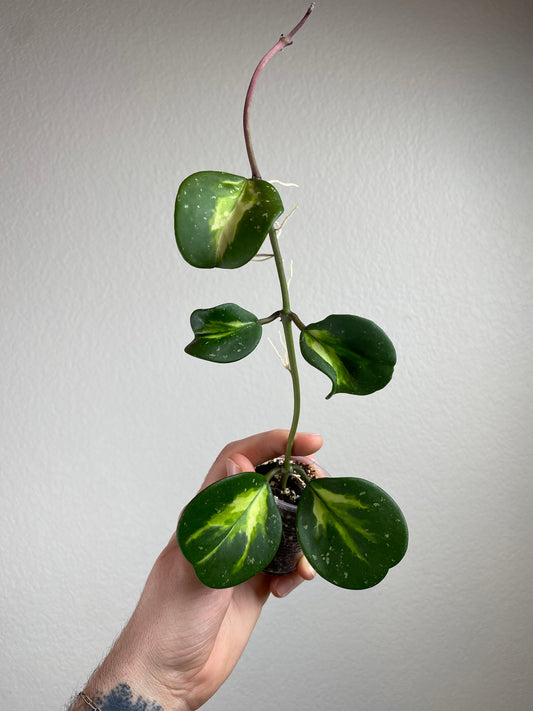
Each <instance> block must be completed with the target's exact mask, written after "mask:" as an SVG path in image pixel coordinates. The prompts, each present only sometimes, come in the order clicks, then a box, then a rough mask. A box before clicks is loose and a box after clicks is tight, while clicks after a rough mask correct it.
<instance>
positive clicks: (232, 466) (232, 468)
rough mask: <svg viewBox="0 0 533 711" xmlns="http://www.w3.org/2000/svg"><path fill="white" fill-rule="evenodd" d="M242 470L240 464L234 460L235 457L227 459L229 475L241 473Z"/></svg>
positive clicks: (227, 472)
mask: <svg viewBox="0 0 533 711" xmlns="http://www.w3.org/2000/svg"><path fill="white" fill-rule="evenodd" d="M240 471H241V468H240V466H239V465H238V464H237V463H236V462H234V461H233V459H226V474H227V476H233V475H234V474H239V473H240Z"/></svg>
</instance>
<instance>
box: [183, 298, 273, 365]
mask: <svg viewBox="0 0 533 711" xmlns="http://www.w3.org/2000/svg"><path fill="white" fill-rule="evenodd" d="M191 328H192V330H193V331H194V340H193V341H191V343H189V345H188V346H186V347H185V352H186V353H189V355H193V356H196V357H197V358H203V359H204V360H210V361H213V362H215V363H233V362H234V361H236V360H240V359H241V358H244V357H245V356H247V355H248V354H249V353H251V352H252V351H253V350H254V348H255V347H256V346H257V344H258V343H259V341H260V340H261V335H262V333H263V327H262V326H261V324H260V323H259V320H258V319H257V316H254V315H253V314H252V313H250V312H249V311H246V310H245V309H242V308H241V307H240V306H237V304H221V305H220V306H213V307H212V308H210V309H197V310H196V311H193V313H192V314H191Z"/></svg>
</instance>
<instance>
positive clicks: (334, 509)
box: [297, 477, 408, 590]
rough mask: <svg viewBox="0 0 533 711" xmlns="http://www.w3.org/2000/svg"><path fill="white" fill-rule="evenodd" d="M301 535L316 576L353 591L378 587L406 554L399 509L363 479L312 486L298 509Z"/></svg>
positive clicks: (405, 533)
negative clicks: (318, 575)
mask: <svg viewBox="0 0 533 711" xmlns="http://www.w3.org/2000/svg"><path fill="white" fill-rule="evenodd" d="M297 530H298V538H299V541H300V545H301V546H302V550H303V552H304V553H305V555H306V557H307V559H308V560H309V562H310V563H311V565H312V566H313V568H314V569H315V570H316V571H317V573H319V574H320V575H321V576H322V577H323V578H326V580H329V581H330V582H331V583H334V584H335V585H339V586H340V587H342V588H349V589H351V590H361V589H363V588H370V587H372V586H373V585H376V584H377V583H379V582H380V581H381V580H383V578H384V577H385V575H386V574H387V572H388V570H389V568H392V567H393V566H394V565H396V564H397V563H399V562H400V560H401V559H402V558H403V556H404V554H405V551H406V550H407V540H408V531H407V524H406V523H405V519H404V516H403V514H402V512H401V510H400V508H399V507H398V505H397V504H396V503H395V502H394V501H393V500H392V499H391V497H390V496H389V495H388V494H387V493H386V492H385V491H383V489H380V488H379V486H376V485H375V484H372V483H370V482H369V481H365V480H364V479H355V478H349V477H344V478H343V477H341V478H331V479H314V480H313V481H311V482H310V484H309V485H308V486H307V487H306V489H305V490H304V492H303V494H302V496H301V497H300V501H299V503H298V510H297Z"/></svg>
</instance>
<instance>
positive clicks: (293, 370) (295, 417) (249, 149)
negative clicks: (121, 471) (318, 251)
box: [243, 3, 315, 488]
mask: <svg viewBox="0 0 533 711" xmlns="http://www.w3.org/2000/svg"><path fill="white" fill-rule="evenodd" d="M314 5H315V3H311V5H310V6H309V8H308V9H307V12H306V13H305V15H304V16H303V17H302V19H301V20H300V22H299V23H298V24H297V25H296V26H295V27H293V29H292V30H291V31H290V32H289V34H288V35H281V37H280V39H279V40H278V42H276V44H275V45H274V46H273V47H272V49H270V50H269V51H268V52H267V53H266V54H265V56H264V57H263V58H262V59H261V61H260V62H259V64H258V65H257V67H256V69H255V71H254V73H253V75H252V78H251V80H250V85H249V86H248V91H247V92H246V99H245V101H244V112H243V130H244V141H245V144H246V153H247V154H248V161H249V163H250V169H251V171H252V178H261V173H260V172H259V168H258V166H257V161H256V159H255V155H254V149H253V146H252V138H251V133H250V106H251V103H252V97H253V94H254V91H255V87H256V85H257V82H258V80H259V77H260V75H261V72H262V71H263V69H264V68H265V66H266V64H267V62H269V61H270V60H271V59H272V57H274V55H276V54H277V53H278V52H281V50H283V49H285V47H288V46H289V45H290V44H292V38H293V37H294V35H295V34H296V33H297V32H298V30H299V29H300V28H301V27H302V26H303V24H304V23H305V22H306V20H307V18H308V17H309V15H310V14H311V12H312V11H313V8H314ZM269 236H270V243H271V245H272V252H273V254H274V260H275V262H276V270H277V272H278V279H279V284H280V287H281V296H282V304H283V307H282V309H281V311H280V312H279V316H280V318H281V323H282V325H283V333H284V336H285V345H286V347H287V355H288V359H289V372H290V374H291V380H292V391H293V403H294V406H293V414H292V422H291V427H290V430H289V436H288V438H287V447H286V449H285V461H284V463H283V467H282V470H283V480H282V488H284V487H286V486H287V480H288V478H289V474H290V460H291V454H292V447H293V444H294V437H295V436H296V430H297V428H298V421H299V419H300V401H301V398H300V378H299V377H298V363H297V361H296V350H295V348H294V338H293V333H292V323H293V321H294V314H293V313H292V311H291V305H290V300H289V287H288V284H287V277H286V276H285V270H284V268H283V259H282V257H281V252H280V248H279V243H278V237H277V234H276V230H275V229H274V228H272V229H271V230H270V232H269ZM298 322H299V319H298V320H297V321H295V323H296V324H297V325H298V327H300V323H301V322H299V323H298Z"/></svg>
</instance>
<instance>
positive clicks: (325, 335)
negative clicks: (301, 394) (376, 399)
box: [300, 314, 396, 398]
mask: <svg viewBox="0 0 533 711" xmlns="http://www.w3.org/2000/svg"><path fill="white" fill-rule="evenodd" d="M300 349H301V351H302V355H303V357H304V358H305V359H306V360H307V361H308V362H309V363H310V364H311V365H313V366H314V367H315V368H318V370H320V371H321V372H322V373H325V374H326V375H327V376H328V377H329V378H330V379H331V382H332V383H333V387H332V389H331V392H330V393H329V395H327V398H330V397H331V396H332V395H335V393H351V394H352V395H369V394H370V393H373V392H375V391H376V390H380V389H381V388H384V387H385V385H387V383H388V382H389V380H390V379H391V378H392V372H393V370H394V366H395V364H396V351H395V350H394V346H393V345H392V342H391V341H390V339H389V337H388V336H387V334H386V333H385V332H384V331H382V330H381V328H380V327H379V326H377V325H376V324H375V323H373V322H372V321H369V320H368V319H366V318H361V317H360V316H350V315H337V314H334V315H332V316H328V317H327V318H325V319H324V320H323V321H318V322H317V323H312V324H310V325H309V326H306V328H305V329H304V330H303V331H302V332H301V333H300Z"/></svg>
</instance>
